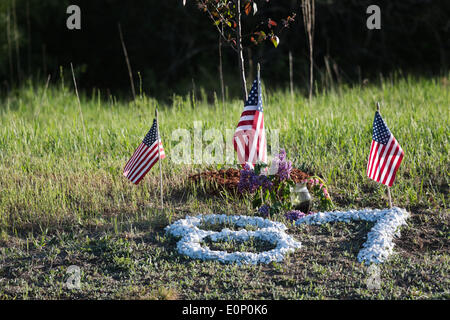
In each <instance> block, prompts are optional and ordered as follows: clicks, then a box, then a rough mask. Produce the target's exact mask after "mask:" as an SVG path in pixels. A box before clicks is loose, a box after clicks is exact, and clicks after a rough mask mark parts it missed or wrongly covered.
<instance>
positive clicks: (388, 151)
mask: <svg viewBox="0 0 450 320" xmlns="http://www.w3.org/2000/svg"><path fill="white" fill-rule="evenodd" d="M404 154H405V153H404V152H403V150H402V147H400V145H399V144H398V142H397V140H396V139H395V137H394V135H393V134H392V133H391V131H390V130H389V128H388V127H387V125H386V123H385V122H384V120H383V118H381V115H380V113H379V112H378V111H376V112H375V119H374V120H373V135H372V145H371V147H370V154H369V162H368V164H367V176H368V177H369V178H370V179H373V180H375V181H377V182H379V183H382V184H384V185H387V186H389V187H390V186H392V184H393V183H394V179H395V174H396V173H397V170H398V167H399V166H400V163H402V160H403V156H404Z"/></svg>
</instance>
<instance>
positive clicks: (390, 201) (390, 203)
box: [377, 101, 392, 209]
mask: <svg viewBox="0 0 450 320" xmlns="http://www.w3.org/2000/svg"><path fill="white" fill-rule="evenodd" d="M377 111H378V113H379V114H380V115H381V113H380V103H379V102H378V101H377ZM387 194H388V197H389V207H390V208H391V209H392V197H391V187H389V186H387Z"/></svg>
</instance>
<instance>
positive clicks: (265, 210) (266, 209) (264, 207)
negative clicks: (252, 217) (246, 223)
mask: <svg viewBox="0 0 450 320" xmlns="http://www.w3.org/2000/svg"><path fill="white" fill-rule="evenodd" d="M258 212H259V214H260V215H261V216H262V217H268V216H269V213H270V206H269V205H267V204H263V205H262V206H261V207H260V208H259V209H258Z"/></svg>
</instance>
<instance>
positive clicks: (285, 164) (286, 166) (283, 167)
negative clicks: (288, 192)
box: [276, 149, 292, 181]
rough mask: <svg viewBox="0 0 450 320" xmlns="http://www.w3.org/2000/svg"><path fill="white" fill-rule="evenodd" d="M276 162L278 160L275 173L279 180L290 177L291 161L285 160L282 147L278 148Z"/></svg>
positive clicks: (284, 152)
mask: <svg viewBox="0 0 450 320" xmlns="http://www.w3.org/2000/svg"><path fill="white" fill-rule="evenodd" d="M276 162H278V172H277V173H278V177H279V178H280V181H284V180H287V179H289V178H290V177H291V170H292V162H291V161H287V160H286V151H285V150H284V149H280V153H279V154H278V159H277V160H276Z"/></svg>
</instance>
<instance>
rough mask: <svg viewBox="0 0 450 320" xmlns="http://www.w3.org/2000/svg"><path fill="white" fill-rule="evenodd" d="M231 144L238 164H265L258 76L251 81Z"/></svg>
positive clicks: (262, 114) (264, 136)
mask: <svg viewBox="0 0 450 320" xmlns="http://www.w3.org/2000/svg"><path fill="white" fill-rule="evenodd" d="M233 142H234V150H236V152H237V155H238V161H239V163H240V164H242V165H244V164H245V163H247V162H250V163H252V164H256V162H257V161H260V162H264V163H266V162H267V144H266V132H265V129H264V113H263V106H262V94H261V81H260V79H259V75H258V79H256V80H255V81H253V85H252V89H251V90H250V93H249V95H248V98H247V101H246V102H245V105H244V111H243V112H242V114H241V118H240V119H239V123H238V125H237V128H236V131H235V133H234V136H233Z"/></svg>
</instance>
